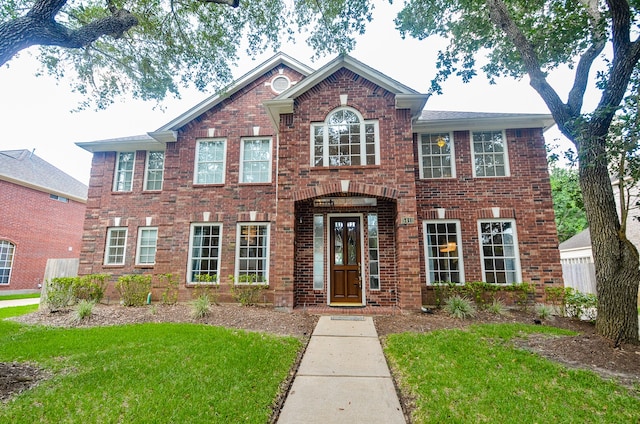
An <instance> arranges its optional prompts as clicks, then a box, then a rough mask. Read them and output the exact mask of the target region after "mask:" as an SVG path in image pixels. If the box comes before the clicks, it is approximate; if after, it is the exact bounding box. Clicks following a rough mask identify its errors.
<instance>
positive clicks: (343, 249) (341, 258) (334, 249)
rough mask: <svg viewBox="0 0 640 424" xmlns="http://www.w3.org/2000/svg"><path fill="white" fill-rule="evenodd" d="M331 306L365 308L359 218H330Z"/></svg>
mask: <svg viewBox="0 0 640 424" xmlns="http://www.w3.org/2000/svg"><path fill="white" fill-rule="evenodd" d="M330 225H331V241H330V242H331V256H330V259H329V260H330V262H331V264H330V269H331V271H330V272H331V274H330V277H331V281H330V284H331V287H330V289H331V292H330V302H331V303H352V304H360V305H361V304H362V279H361V267H360V218H359V217H357V216H345V217H343V216H340V217H331V219H330Z"/></svg>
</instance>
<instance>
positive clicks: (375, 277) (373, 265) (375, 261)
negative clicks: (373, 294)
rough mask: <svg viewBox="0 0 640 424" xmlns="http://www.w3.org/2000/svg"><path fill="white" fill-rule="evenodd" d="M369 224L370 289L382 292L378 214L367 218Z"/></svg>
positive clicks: (371, 214)
mask: <svg viewBox="0 0 640 424" xmlns="http://www.w3.org/2000/svg"><path fill="white" fill-rule="evenodd" d="M367 221H368V224H369V233H368V234H369V288H370V289H371V290H380V257H379V253H380V251H379V247H380V246H379V245H378V214H376V213H370V214H369V215H368V216H367Z"/></svg>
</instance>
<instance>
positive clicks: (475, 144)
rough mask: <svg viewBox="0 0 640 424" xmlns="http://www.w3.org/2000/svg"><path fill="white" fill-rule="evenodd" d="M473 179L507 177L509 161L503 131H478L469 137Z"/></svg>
mask: <svg viewBox="0 0 640 424" xmlns="http://www.w3.org/2000/svg"><path fill="white" fill-rule="evenodd" d="M471 140H472V141H471V142H472V149H471V151H472V152H473V164H474V167H473V176H474V177H507V176H509V160H508V154H507V143H506V142H505V140H506V137H505V135H504V131H478V132H473V133H472V136H471Z"/></svg>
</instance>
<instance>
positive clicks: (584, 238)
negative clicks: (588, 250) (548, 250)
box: [559, 228, 591, 250]
mask: <svg viewBox="0 0 640 424" xmlns="http://www.w3.org/2000/svg"><path fill="white" fill-rule="evenodd" d="M585 247H591V232H590V231H589V229H588V228H587V229H586V230H584V231H582V232H580V233H578V234H576V235H575V236H573V237H571V238H570V239H568V240H565V241H563V242H562V243H560V246H559V248H560V250H571V249H582V248H585Z"/></svg>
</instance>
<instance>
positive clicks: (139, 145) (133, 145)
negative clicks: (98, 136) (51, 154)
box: [76, 135, 167, 153]
mask: <svg viewBox="0 0 640 424" xmlns="http://www.w3.org/2000/svg"><path fill="white" fill-rule="evenodd" d="M76 146H78V147H80V148H82V149H84V150H86V151H88V152H91V153H96V152H131V151H135V150H165V149H166V147H167V144H166V142H163V141H158V140H156V139H155V138H152V137H150V136H148V135H144V136H140V137H139V138H134V137H132V138H129V139H122V138H114V139H110V140H99V141H87V142H78V143H76Z"/></svg>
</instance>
